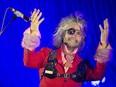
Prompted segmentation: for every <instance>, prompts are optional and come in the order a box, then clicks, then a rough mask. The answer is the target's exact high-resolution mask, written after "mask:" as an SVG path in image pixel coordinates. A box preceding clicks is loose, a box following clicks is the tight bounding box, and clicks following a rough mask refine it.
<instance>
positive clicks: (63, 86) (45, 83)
mask: <svg viewBox="0 0 116 87" xmlns="http://www.w3.org/2000/svg"><path fill="white" fill-rule="evenodd" d="M50 52H51V49H50V48H46V47H44V48H42V49H41V50H39V51H38V52H36V51H35V50H34V51H30V50H27V49H25V48H24V65H25V66H27V67H31V68H37V69H39V75H40V76H41V74H42V72H43V70H44V67H45V65H46V63H47V59H48V55H49V53H50ZM56 52H57V57H56V59H57V61H58V63H56V68H57V70H58V72H59V73H60V74H64V73H65V71H64V68H63V62H62V56H61V52H62V49H61V48H59V49H57V50H56ZM81 61H82V58H80V57H79V56H78V55H75V57H74V61H73V63H72V68H69V69H68V71H67V72H66V73H67V74H71V73H73V72H75V71H76V69H77V65H78V64H79V63H80V62H81ZM86 68H87V69H86V70H87V71H86V72H87V76H86V81H88V80H99V79H102V78H103V76H104V72H105V69H106V63H99V62H96V67H95V68H94V69H91V68H89V67H86ZM81 86H82V82H75V81H73V80H72V79H71V78H63V77H56V78H54V79H50V78H47V77H45V76H44V77H43V78H42V80H41V81H40V87H81Z"/></svg>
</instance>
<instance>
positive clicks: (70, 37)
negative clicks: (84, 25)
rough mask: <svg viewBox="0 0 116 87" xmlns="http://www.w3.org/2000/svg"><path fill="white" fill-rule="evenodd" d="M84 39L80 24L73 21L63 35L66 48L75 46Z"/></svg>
mask: <svg viewBox="0 0 116 87" xmlns="http://www.w3.org/2000/svg"><path fill="white" fill-rule="evenodd" d="M83 41H84V35H83V31H82V30H81V28H80V26H79V25H78V24H77V23H76V22H73V23H72V24H71V26H70V28H69V29H67V30H66V31H65V33H64V36H63V43H64V44H66V45H67V47H68V48H73V49H74V48H77V47H78V46H80V45H81V44H82V42H83Z"/></svg>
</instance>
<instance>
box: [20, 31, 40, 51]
mask: <svg viewBox="0 0 116 87" xmlns="http://www.w3.org/2000/svg"><path fill="white" fill-rule="evenodd" d="M40 37H41V36H40V33H37V34H36V35H31V34H30V32H29V29H27V30H26V31H25V32H24V36H23V39H22V44H21V45H22V47H23V48H26V49H29V50H30V51H32V50H34V49H36V48H37V47H38V46H39V45H40Z"/></svg>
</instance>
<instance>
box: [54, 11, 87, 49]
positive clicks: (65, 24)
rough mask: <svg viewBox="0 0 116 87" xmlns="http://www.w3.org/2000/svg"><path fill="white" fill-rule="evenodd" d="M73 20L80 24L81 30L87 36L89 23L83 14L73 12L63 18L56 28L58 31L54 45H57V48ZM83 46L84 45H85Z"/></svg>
mask: <svg viewBox="0 0 116 87" xmlns="http://www.w3.org/2000/svg"><path fill="white" fill-rule="evenodd" d="M73 22H76V23H77V24H78V25H79V26H80V28H81V30H82V31H83V33H84V38H85V37H86V29H87V23H86V21H85V19H84V18H83V16H82V15H81V14H77V13H75V14H71V15H70V16H67V17H65V18H63V19H62V20H61V22H60V23H59V25H58V27H57V28H56V32H55V34H54V35H53V45H54V46H56V47H57V48H58V47H60V46H61V44H62V43H63V35H64V33H65V31H66V30H68V29H69V27H70V25H71V23H73ZM81 47H83V45H82V46H81Z"/></svg>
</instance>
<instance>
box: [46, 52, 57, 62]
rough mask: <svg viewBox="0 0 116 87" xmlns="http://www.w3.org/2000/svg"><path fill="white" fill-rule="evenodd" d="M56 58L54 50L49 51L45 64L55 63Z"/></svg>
mask: <svg viewBox="0 0 116 87" xmlns="http://www.w3.org/2000/svg"><path fill="white" fill-rule="evenodd" d="M56 56H57V53H56V51H55V50H51V52H50V54H49V56H48V61H47V63H49V62H54V61H56Z"/></svg>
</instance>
